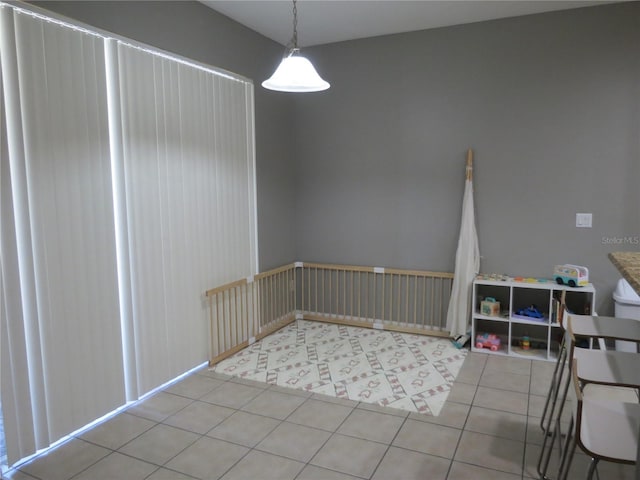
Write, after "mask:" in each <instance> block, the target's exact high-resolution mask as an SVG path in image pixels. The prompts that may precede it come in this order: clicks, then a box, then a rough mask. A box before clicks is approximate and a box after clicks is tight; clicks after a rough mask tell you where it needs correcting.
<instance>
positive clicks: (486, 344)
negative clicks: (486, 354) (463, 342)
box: [476, 333, 500, 352]
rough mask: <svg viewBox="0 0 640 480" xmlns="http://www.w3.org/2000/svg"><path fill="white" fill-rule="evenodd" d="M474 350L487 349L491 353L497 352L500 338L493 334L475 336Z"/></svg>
mask: <svg viewBox="0 0 640 480" xmlns="http://www.w3.org/2000/svg"><path fill="white" fill-rule="evenodd" d="M476 348H488V349H489V350H491V351H492V352H497V351H498V348H500V337H498V336H497V335H494V334H493V333H480V334H478V335H476Z"/></svg>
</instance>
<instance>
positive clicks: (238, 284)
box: [204, 278, 247, 297]
mask: <svg viewBox="0 0 640 480" xmlns="http://www.w3.org/2000/svg"><path fill="white" fill-rule="evenodd" d="M246 284H247V279H246V278H242V279H240V280H236V281H235V282H230V283H225V284H224V285H220V286H219V287H215V288H212V289H210V290H207V291H206V292H205V293H204V294H205V296H207V297H210V296H212V295H216V294H218V293H220V292H224V291H226V290H229V289H230V288H235V287H241V286H243V285H246Z"/></svg>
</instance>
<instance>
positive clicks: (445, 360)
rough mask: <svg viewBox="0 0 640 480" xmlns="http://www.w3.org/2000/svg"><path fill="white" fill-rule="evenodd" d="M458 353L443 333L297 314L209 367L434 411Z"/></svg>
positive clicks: (453, 371) (447, 388)
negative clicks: (338, 322)
mask: <svg viewBox="0 0 640 480" xmlns="http://www.w3.org/2000/svg"><path fill="white" fill-rule="evenodd" d="M466 354H467V351H466V350H464V349H460V350H459V349H457V348H455V347H454V346H453V345H452V344H451V341H450V340H449V339H446V338H436V337H428V336H424V335H411V334H406V333H396V332H390V331H386V330H374V329H369V328H357V327H348V326H343V325H336V324H328V323H320V322H315V321H314V322H312V321H306V320H297V321H296V322H294V323H292V324H290V325H289V326H287V327H284V328H282V329H280V330H278V331H277V332H275V333H273V334H272V335H269V336H268V337H265V338H263V339H262V340H261V341H259V342H256V343H254V344H253V345H251V346H249V347H247V348H246V349H244V350H242V351H241V352H238V353H237V354H235V355H233V356H232V357H229V358H227V359H226V360H223V361H222V362H220V363H218V364H217V365H216V366H215V367H213V368H212V369H213V370H215V371H216V372H219V373H225V374H227V375H232V376H236V377H240V378H245V379H249V380H257V381H261V382H266V383H269V384H272V385H279V386H282V387H289V388H297V389H301V390H306V391H309V392H314V393H321V394H325V395H331V396H334V397H338V398H345V399H350V400H356V401H360V402H366V403H374V404H378V405H382V406H385V407H393V408H400V409H403V410H409V411H412V412H419V413H423V414H427V415H434V416H436V415H438V413H439V412H440V409H441V408H442V406H443V405H444V402H445V400H446V399H447V396H448V395H449V391H450V389H451V384H452V383H453V381H454V380H455V378H456V375H457V374H458V372H459V371H460V367H461V366H462V362H463V361H464V359H465V355H466Z"/></svg>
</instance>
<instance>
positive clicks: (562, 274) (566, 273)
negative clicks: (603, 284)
mask: <svg viewBox="0 0 640 480" xmlns="http://www.w3.org/2000/svg"><path fill="white" fill-rule="evenodd" d="M553 278H554V279H555V281H556V282H558V284H559V285H569V286H570V287H584V286H586V285H588V284H589V269H588V268H587V267H581V266H579V265H571V264H569V263H566V264H564V265H556V266H555V267H553Z"/></svg>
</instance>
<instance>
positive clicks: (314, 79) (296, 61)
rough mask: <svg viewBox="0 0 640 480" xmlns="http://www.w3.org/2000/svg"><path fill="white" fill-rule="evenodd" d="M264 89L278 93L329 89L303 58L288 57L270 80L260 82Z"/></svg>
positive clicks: (309, 63) (297, 56)
mask: <svg viewBox="0 0 640 480" xmlns="http://www.w3.org/2000/svg"><path fill="white" fill-rule="evenodd" d="M262 86H263V87H264V88H268V89H269V90H278V91H280V92H320V91H322V90H326V89H327V88H329V86H330V85H329V83H328V82H325V81H324V80H323V79H322V78H320V75H318V72H316V69H315V68H313V65H312V64H311V62H310V61H309V60H307V59H306V58H305V57H301V56H300V55H290V56H288V57H285V58H283V59H282V62H281V63H280V66H278V68H277V69H276V71H275V72H274V73H273V75H271V78H269V79H268V80H265V81H264V82H262Z"/></svg>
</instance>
